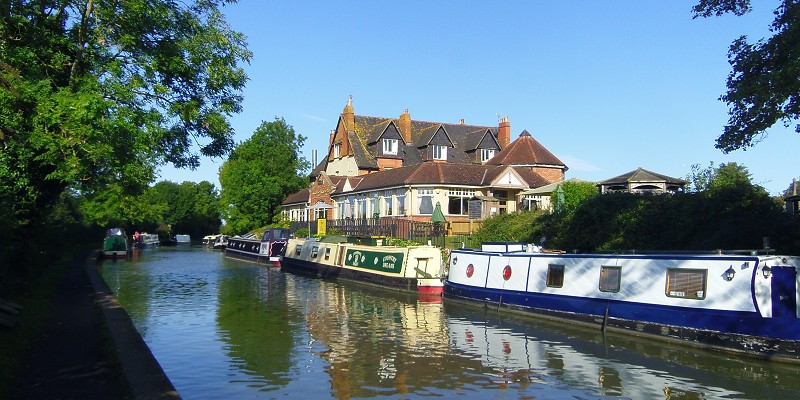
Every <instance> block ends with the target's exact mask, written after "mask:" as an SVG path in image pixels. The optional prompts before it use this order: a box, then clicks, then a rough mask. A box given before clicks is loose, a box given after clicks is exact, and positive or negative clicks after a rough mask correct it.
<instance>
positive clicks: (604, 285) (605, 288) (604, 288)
mask: <svg viewBox="0 0 800 400" xmlns="http://www.w3.org/2000/svg"><path fill="white" fill-rule="evenodd" d="M607 271H609V272H610V271H617V272H616V282H613V278H614V277H613V276H606V272H607ZM609 283H613V284H615V286H616V288H614V287H610V286H609V285H608V284H609ZM597 288H598V289H599V290H600V291H601V292H608V293H619V291H620V289H622V267H621V266H616V265H602V266H600V279H599V282H598V284H597Z"/></svg>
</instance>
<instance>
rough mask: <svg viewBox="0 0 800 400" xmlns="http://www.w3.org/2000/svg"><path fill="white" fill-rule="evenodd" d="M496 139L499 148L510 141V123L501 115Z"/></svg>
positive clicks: (506, 145)
mask: <svg viewBox="0 0 800 400" xmlns="http://www.w3.org/2000/svg"><path fill="white" fill-rule="evenodd" d="M497 141H498V142H499V143H500V150H503V149H505V148H506V147H508V145H509V144H510V143H511V124H510V123H509V122H508V117H503V119H501V120H500V126H499V127H498V129H497Z"/></svg>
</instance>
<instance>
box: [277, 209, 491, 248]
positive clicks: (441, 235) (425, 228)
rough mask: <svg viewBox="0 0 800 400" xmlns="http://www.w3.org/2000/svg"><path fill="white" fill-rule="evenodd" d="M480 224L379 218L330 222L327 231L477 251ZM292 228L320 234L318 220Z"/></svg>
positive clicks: (292, 228)
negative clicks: (476, 233)
mask: <svg viewBox="0 0 800 400" xmlns="http://www.w3.org/2000/svg"><path fill="white" fill-rule="evenodd" d="M480 224H481V222H480V221H474V222H471V221H457V222H456V221H453V222H444V223H433V222H424V221H413V220H410V219H407V218H399V217H377V218H361V219H352V218H350V219H338V220H334V219H329V220H327V221H326V224H325V229H326V232H327V233H328V234H338V235H344V236H360V237H371V236H384V237H393V238H398V239H406V240H412V241H415V242H417V243H420V244H428V242H430V244H432V245H434V246H438V247H443V248H444V247H447V248H461V247H471V248H475V246H477V245H478V244H476V243H473V240H472V233H473V232H475V230H477V229H478V228H479V227H480ZM289 229H290V230H291V231H292V232H297V231H298V230H300V229H307V230H309V231H310V232H309V234H310V235H312V236H313V235H316V234H317V233H318V229H317V221H312V222H311V223H310V224H309V223H308V221H303V222H291V223H290V225H289Z"/></svg>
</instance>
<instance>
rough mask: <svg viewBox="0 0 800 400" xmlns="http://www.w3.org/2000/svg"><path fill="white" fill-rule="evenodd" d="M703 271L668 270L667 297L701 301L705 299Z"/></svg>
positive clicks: (704, 275)
mask: <svg viewBox="0 0 800 400" xmlns="http://www.w3.org/2000/svg"><path fill="white" fill-rule="evenodd" d="M707 275H708V271H707V270H704V269H668V270H667V289H666V293H665V294H666V295H667V297H680V298H683V299H696V300H702V299H705V298H706V276H707Z"/></svg>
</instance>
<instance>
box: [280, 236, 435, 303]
mask: <svg viewBox="0 0 800 400" xmlns="http://www.w3.org/2000/svg"><path fill="white" fill-rule="evenodd" d="M377 240H381V239H377ZM441 260H442V254H441V251H440V250H439V248H437V247H432V246H404V247H399V246H381V245H374V246H373V245H365V244H355V243H349V242H347V241H345V238H344V237H337V236H326V237H325V238H323V239H322V241H318V240H316V239H290V240H289V244H288V245H287V246H286V253H285V254H284V256H283V258H282V260H281V266H282V268H283V269H284V270H288V271H296V272H299V273H303V274H310V275H313V276H317V277H320V278H334V279H347V280H351V281H354V282H359V283H366V284H372V285H377V286H380V287H385V288H389V289H396V290H397V289H399V290H406V291H411V292H416V293H421V294H430V295H440V294H441V293H442V288H443V278H444V269H443V268H442V261H441Z"/></svg>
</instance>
